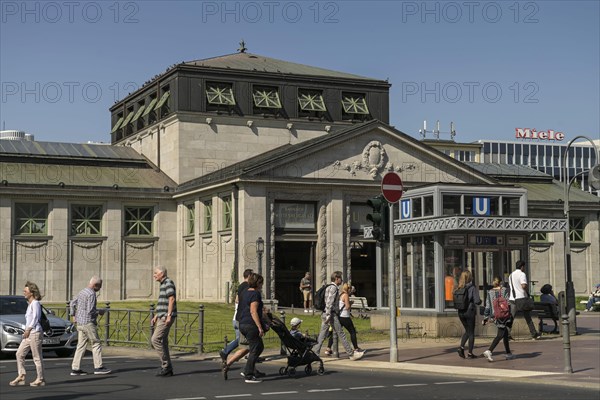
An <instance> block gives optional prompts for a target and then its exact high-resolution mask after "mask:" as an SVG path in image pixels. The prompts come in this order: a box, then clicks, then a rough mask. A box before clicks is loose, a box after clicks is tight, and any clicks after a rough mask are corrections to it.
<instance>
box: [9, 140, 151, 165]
mask: <svg viewBox="0 0 600 400" xmlns="http://www.w3.org/2000/svg"><path fill="white" fill-rule="evenodd" d="M0 155H2V156H34V157H35V156H41V157H44V158H48V157H51V158H54V157H57V158H91V159H96V160H127V161H131V160H141V161H145V158H144V157H143V156H141V155H140V154H139V153H138V152H137V151H135V150H133V149H132V148H130V147H123V146H111V145H107V144H87V143H60V142H35V141H29V140H0Z"/></svg>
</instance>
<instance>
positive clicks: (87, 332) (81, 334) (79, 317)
mask: <svg viewBox="0 0 600 400" xmlns="http://www.w3.org/2000/svg"><path fill="white" fill-rule="evenodd" d="M100 289H102V279H100V278H99V277H97V276H92V278H91V279H90V283H89V284H88V285H87V287H85V288H84V289H83V290H81V292H79V294H78V295H77V297H75V298H74V299H73V300H71V304H70V314H71V316H72V317H73V318H74V319H75V322H76V323H77V332H78V335H77V336H78V337H77V350H76V351H75V356H74V357H73V363H72V364H71V375H73V376H77V375H87V372H85V371H83V370H82V369H81V359H82V358H83V355H84V354H85V350H86V347H87V344H88V342H90V343H91V344H92V358H93V359H94V374H95V375H105V374H110V372H111V370H110V369H108V368H105V367H104V366H103V365H102V344H101V343H100V338H99V337H98V325H97V321H96V318H97V317H98V315H103V314H104V310H98V309H97V308H96V293H97V292H98V291H100Z"/></svg>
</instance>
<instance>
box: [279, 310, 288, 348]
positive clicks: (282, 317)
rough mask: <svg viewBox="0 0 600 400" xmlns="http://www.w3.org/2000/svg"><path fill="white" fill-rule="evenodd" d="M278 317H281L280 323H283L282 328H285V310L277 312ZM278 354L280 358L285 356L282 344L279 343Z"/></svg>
mask: <svg viewBox="0 0 600 400" xmlns="http://www.w3.org/2000/svg"><path fill="white" fill-rule="evenodd" d="M279 315H280V316H281V322H283V326H287V325H286V323H285V310H281V311H280V312H279ZM279 354H280V355H282V356H285V355H287V351H286V350H285V346H284V345H283V342H281V347H280V348H279Z"/></svg>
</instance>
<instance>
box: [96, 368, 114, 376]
mask: <svg viewBox="0 0 600 400" xmlns="http://www.w3.org/2000/svg"><path fill="white" fill-rule="evenodd" d="M111 372H112V371H111V370H110V369H108V368H105V367H100V368H96V369H95V370H94V375H106V374H110V373H111Z"/></svg>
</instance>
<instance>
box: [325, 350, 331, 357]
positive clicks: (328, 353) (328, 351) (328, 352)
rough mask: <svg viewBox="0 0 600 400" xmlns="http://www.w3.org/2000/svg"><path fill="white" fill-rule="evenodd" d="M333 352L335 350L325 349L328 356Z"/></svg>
mask: <svg viewBox="0 0 600 400" xmlns="http://www.w3.org/2000/svg"><path fill="white" fill-rule="evenodd" d="M332 354H333V352H332V351H331V350H329V349H327V350H325V355H326V356H330V355H332Z"/></svg>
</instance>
